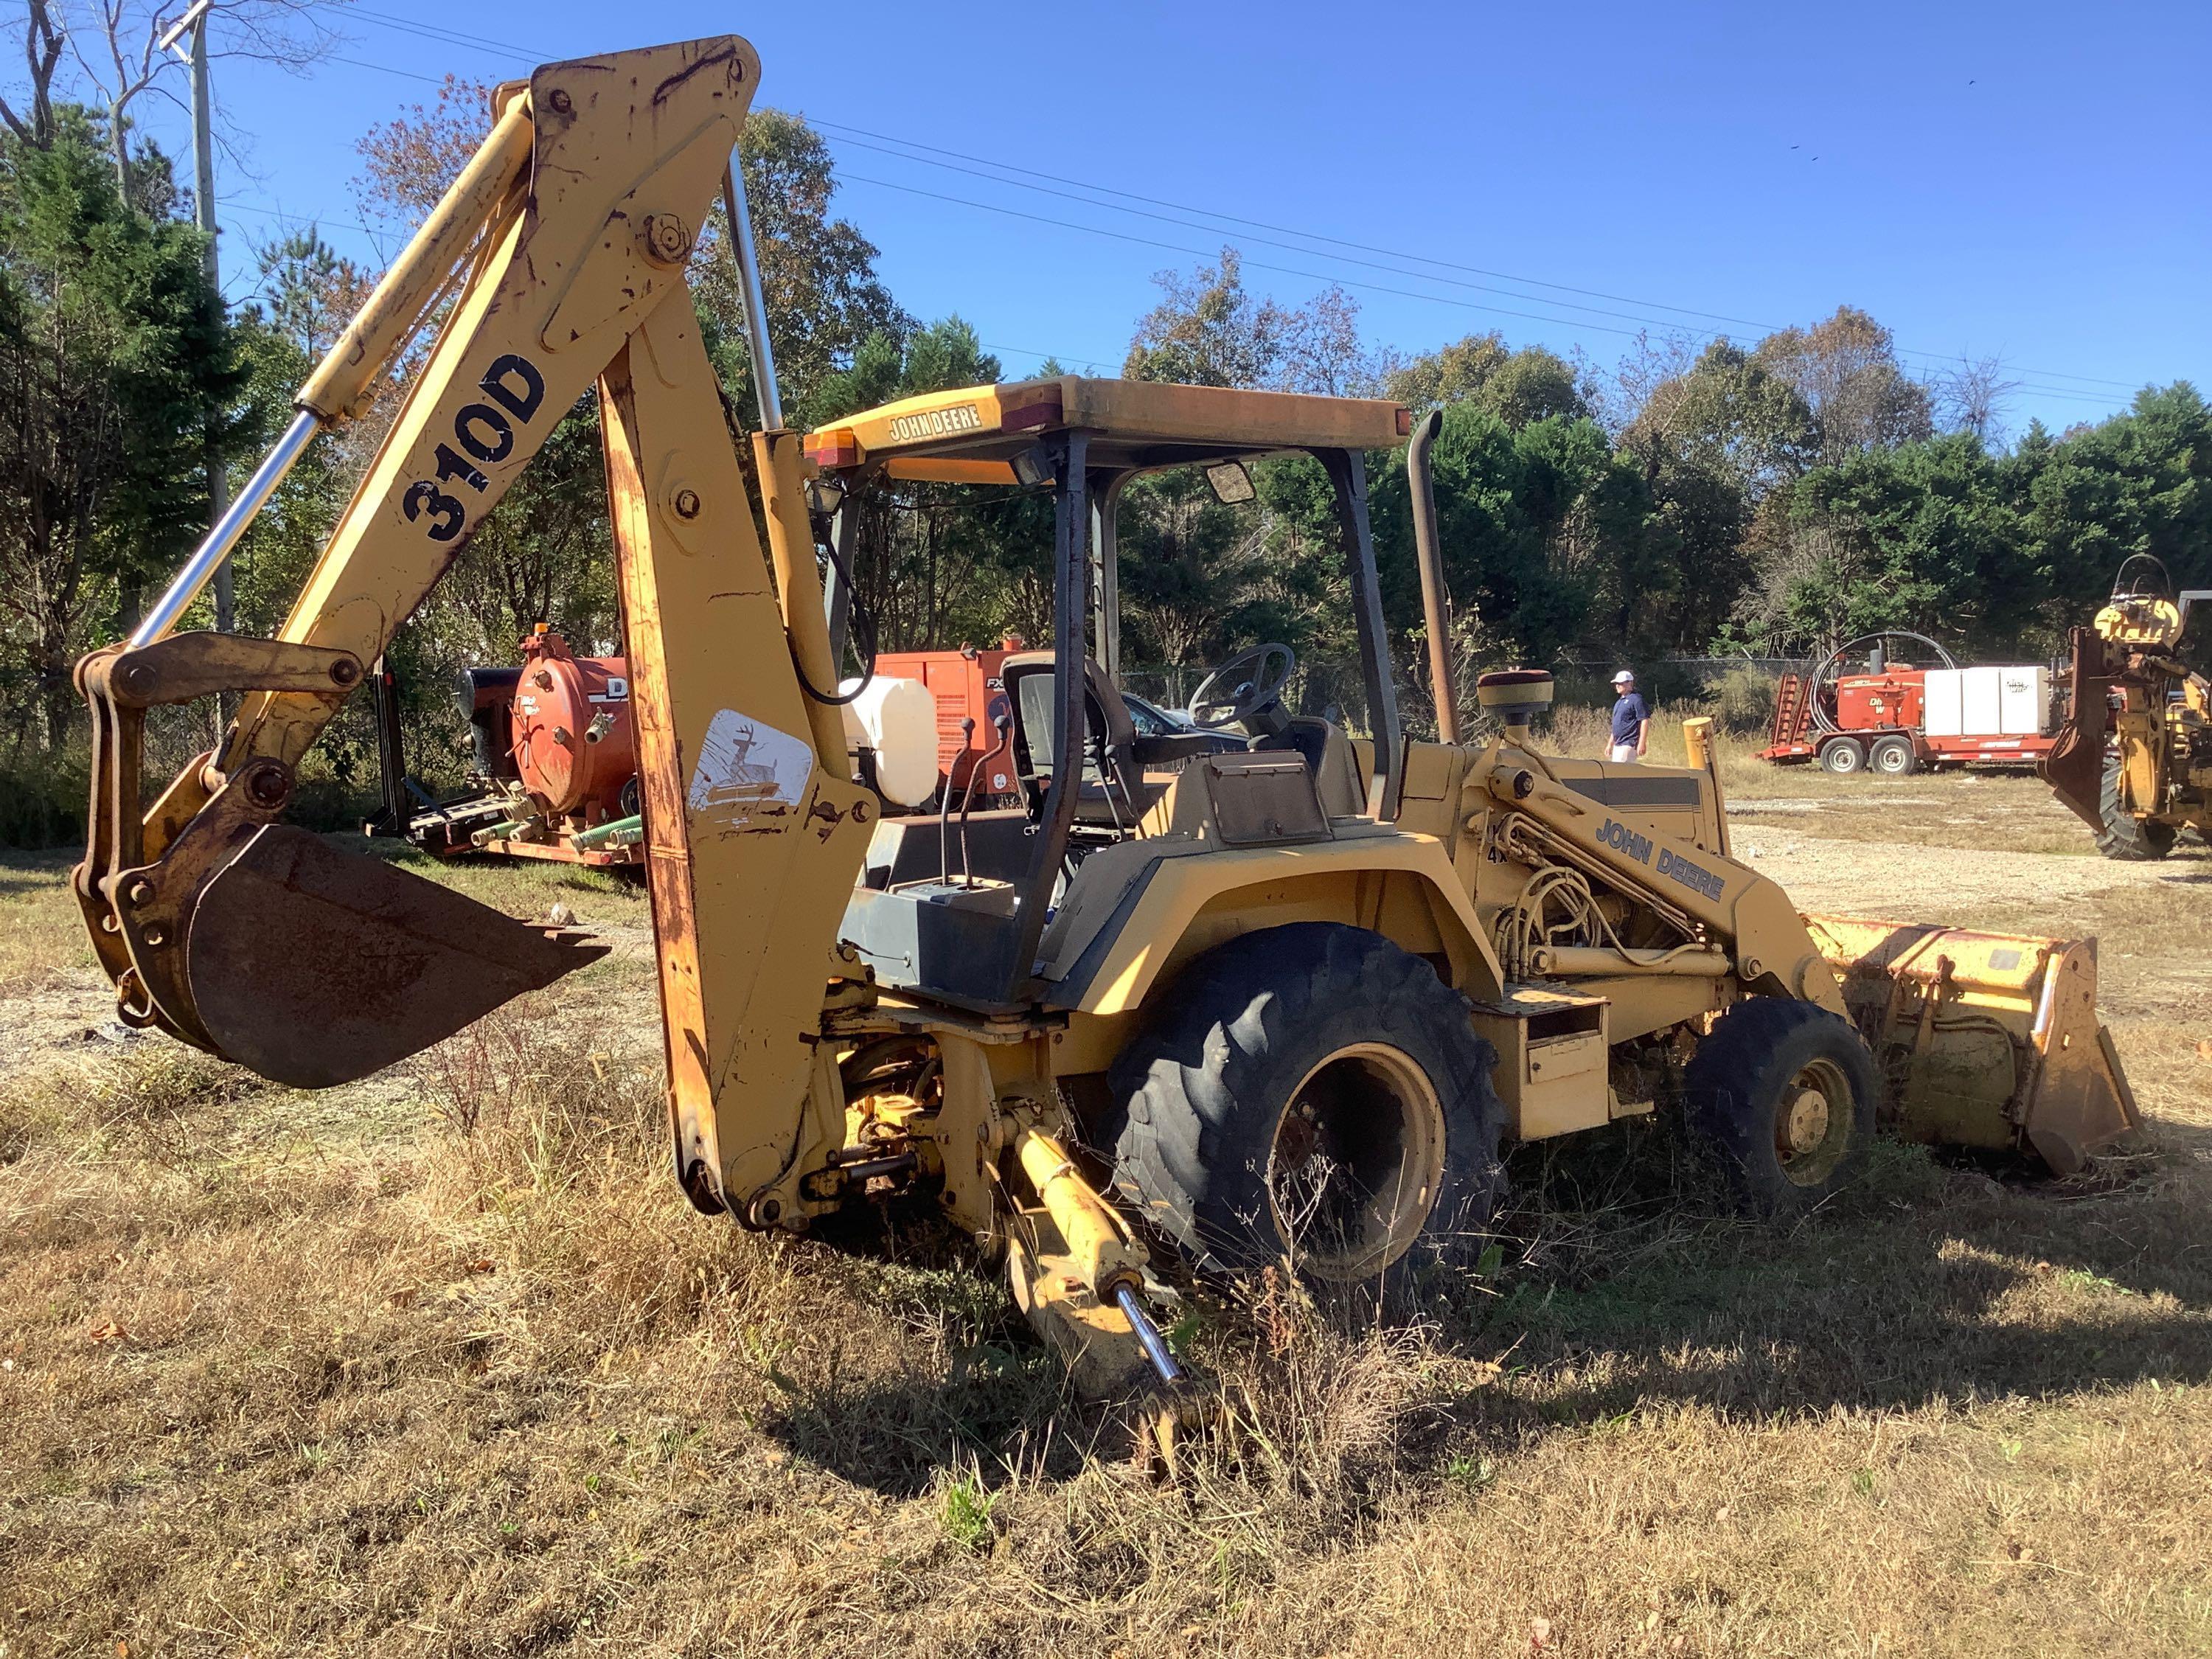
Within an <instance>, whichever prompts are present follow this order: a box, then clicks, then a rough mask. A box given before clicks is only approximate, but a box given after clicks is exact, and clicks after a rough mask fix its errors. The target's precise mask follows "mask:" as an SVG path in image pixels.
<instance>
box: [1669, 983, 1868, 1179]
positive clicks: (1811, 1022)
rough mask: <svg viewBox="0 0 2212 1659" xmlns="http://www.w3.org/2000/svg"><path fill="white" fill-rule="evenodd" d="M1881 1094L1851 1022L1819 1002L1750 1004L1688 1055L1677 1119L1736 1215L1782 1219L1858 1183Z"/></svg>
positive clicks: (1771, 999)
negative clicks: (1721, 1185) (1721, 1183)
mask: <svg viewBox="0 0 2212 1659" xmlns="http://www.w3.org/2000/svg"><path fill="white" fill-rule="evenodd" d="M1880 1095H1881V1078H1880V1075H1879V1073H1877V1072H1876V1071H1875V1061H1874V1055H1873V1054H1870V1053H1869V1051H1868V1049H1867V1046H1866V1043H1865V1042H1863V1040H1862V1039H1861V1038H1860V1036H1859V1034H1858V1033H1857V1031H1856V1030H1853V1029H1852V1027H1851V1025H1850V1022H1848V1021H1847V1020H1845V1019H1844V1018H1841V1017H1840V1016H1839V1015H1836V1014H1832V1013H1830V1012H1828V1011H1827V1010H1826V1009H1825V1008H1823V1007H1821V1006H1820V1005H1819V1004H1818V1003H1813V1002H1799V1001H1796V1000H1793V999H1791V998H1788V997H1753V998H1751V999H1749V1000H1747V1001H1743V1002H1739V1003H1737V1004H1736V1005H1735V1006H1734V1007H1733V1008H1731V1009H1729V1011H1728V1012H1726V1013H1725V1014H1723V1015H1722V1016H1721V1018H1720V1019H1719V1021H1718V1022H1717V1024H1715V1025H1714V1026H1713V1029H1712V1030H1711V1031H1710V1032H1709V1033H1707V1034H1706V1036H1705V1040H1704V1041H1703V1042H1699V1044H1698V1049H1697V1052H1696V1053H1695V1054H1692V1056H1691V1057H1690V1064H1689V1066H1688V1068H1687V1070H1686V1072H1685V1073H1684V1075H1683V1079H1682V1096H1683V1121H1684V1124H1685V1127H1686V1128H1687V1129H1688V1131H1689V1133H1690V1136H1691V1139H1692V1140H1693V1141H1694V1142H1695V1143H1696V1144H1697V1145H1698V1146H1699V1148H1700V1149H1701V1150H1702V1151H1703V1152H1705V1155H1706V1158H1707V1160H1708V1162H1710V1163H1711V1164H1713V1165H1714V1166H1715V1167H1716V1169H1717V1170H1718V1172H1719V1174H1720V1176H1721V1177H1722V1179H1723V1181H1725V1182H1727V1183H1728V1187H1729V1192H1730V1194H1731V1196H1732V1197H1733V1198H1734V1200H1735V1203H1736V1206H1737V1207H1738V1208H1739V1209H1741V1210H1743V1211H1744V1212H1747V1213H1748V1214H1752V1215H1757V1216H1763V1217H1766V1218H1771V1219H1774V1220H1778V1221H1787V1220H1791V1219H1794V1218H1796V1217H1799V1216H1802V1215H1804V1214H1806V1213H1807V1212H1809V1211H1811V1210H1812V1209H1814V1207H1815V1206H1818V1205H1819V1204H1820V1203H1821V1202H1822V1201H1824V1200H1826V1199H1827V1198H1829V1197H1830V1196H1832V1194H1835V1193H1837V1192H1838V1191H1840V1190H1841V1189H1842V1188H1844V1187H1845V1186H1847V1185H1849V1184H1850V1182H1852V1181H1854V1180H1856V1179H1857V1177H1858V1176H1859V1175H1860V1173H1861V1172H1862V1170H1863V1169H1864V1167H1865V1163H1866V1158H1867V1155H1868V1153H1869V1150H1870V1149H1871V1147H1872V1146H1873V1144H1874V1134H1875V1103H1876V1101H1877V1100H1878V1098H1879V1097H1880Z"/></svg>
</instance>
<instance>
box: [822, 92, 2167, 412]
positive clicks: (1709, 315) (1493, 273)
mask: <svg viewBox="0 0 2212 1659" xmlns="http://www.w3.org/2000/svg"><path fill="white" fill-rule="evenodd" d="M811 119H812V122H813V125H816V126H817V127H820V128H823V130H825V131H830V132H837V133H844V134H852V135H857V137H859V138H864V139H879V140H881V141H882V143H861V144H860V148H861V149H873V150H876V151H878V153H879V154H883V155H898V156H900V157H901V159H902V160H905V161H919V162H921V164H922V165H923V166H925V167H948V168H949V170H950V171H952V172H955V173H971V174H972V176H975V177H978V178H985V179H994V180H995V182H997V183H1000V184H1006V185H1013V186H1014V187H1015V188H1016V189H1018V190H1036V189H1039V188H1040V187H1039V186H1037V185H1024V184H1022V183H1021V182H1020V181H1019V180H1018V179H1006V178H997V177H996V176H995V175H994V174H992V173H975V171H974V169H972V168H969V167H953V166H951V163H949V162H945V161H930V160H929V159H928V158H927V155H906V154H904V153H903V152H902V151H901V150H896V149H884V148H883V146H884V144H897V145H902V146H904V147H905V149H907V150H921V151H927V152H928V154H929V155H945V156H951V157H955V158H957V160H958V161H972V162H975V163H976V164H977V165H978V166H980V167H996V168H999V169H1001V170H1002V171H1003V172H1006V173H1022V174H1025V175H1027V176H1028V177H1030V178H1033V179H1049V180H1050V181H1051V182H1052V183H1054V184H1056V185H1070V186H1072V187H1073V189H1075V190H1078V191H1094V192H1096V193H1097V194H1099V195H1105V196H1120V197H1125V198H1126V199H1127V200H1129V201H1133V202H1145V203H1148V204H1151V205H1152V206H1154V207H1163V208H1169V209H1172V210H1175V211H1176V212H1178V213H1194V214H1198V215H1200V216H1202V217H1205V218H1208V219H1215V220H1218V221H1221V222H1223V223H1225V224H1232V225H1244V226H1249V227H1250V228H1254V229H1258V230H1270V231H1275V232H1278V233H1279V234H1283V235H1285V236H1297V237H1302V238H1304V239H1305V240H1307V241H1313V242H1327V243H1330V244H1332V245H1334V246H1338V247H1349V248H1357V249H1358V250H1359V251H1360V252H1364V253H1379V254H1382V255H1383V256H1385V257H1386V258H1393V259H1411V260H1413V261H1415V262H1416V263H1419V264H1433V265H1441V266H1443V268H1444V269H1446V270H1463V271H1467V272H1468V273H1470V274H1471V275H1474V276H1490V277H1494V278H1496V279H1497V280H1498V281H1500V282H1508V283H1522V285H1523V286H1525V287H1529V288H1548V289H1558V290H1559V292H1561V293H1563V294H1580V295H1585V296H1587V297H1589V298H1590V299H1595V300H1610V301H1613V302H1614V303H1616V304H1620V305H1634V306H1644V307H1649V308H1650V309H1652V310H1655V311H1672V312H1676V313H1680V314H1681V315H1683V316H1686V317H1701V318H1704V319H1706V320H1708V321H1711V322H1718V323H1735V324H1738V325H1741V326H1742V327H1745V328H1755V329H1759V330H1760V331H1762V332H1765V333H1768V334H1772V333H1777V332H1779V331H1781V330H1782V329H1783V328H1784V327H1785V326H1787V325H1784V324H1781V323H1770V322H1760V321H1759V320H1758V319H1754V318H1748V317H1735V316H1730V315H1729V314H1727V313H1723V312H1715V311H1700V310H1697V309H1695V308H1693V307H1687V306H1675V305H1669V304H1668V303H1667V302H1666V301H1662V300H1645V299H1638V298H1636V297H1635V296H1633V295H1625V294H1609V293H1607V292H1605V291H1603V290H1601V289H1588V288H1577V287H1574V286H1572V285H1571V284H1568V283H1553V282H1547V280H1545V279H1544V278H1543V277H1541V276H1521V275H1519V274H1517V273H1516V272H1513V271H1505V270H1488V269H1486V268H1485V267H1483V266H1480V265H1468V264H1459V263H1457V262H1455V261H1453V260H1449V259H1438V258H1433V257H1431V256H1430V255H1428V254H1423V253H1406V252H1396V251H1395V250H1392V249H1389V248H1383V247H1377V246H1374V245H1372V244H1371V243H1366V242H1355V241H1350V240H1346V239H1345V238H1343V237H1339V236H1331V235H1328V234H1326V233H1323V232H1321V231H1310V230H1301V229H1299V228H1297V227H1295V226H1289V225H1276V224H1270V223H1268V222H1266V221H1265V220H1259V219H1246V218H1243V217H1241V216H1238V215H1236V214H1233V213H1223V212H1221V211H1219V210H1217V209H1213V208H1201V207H1192V206H1190V205H1188V204H1185V203H1180V202H1171V201H1166V200H1164V199H1162V198H1161V197H1154V196H1145V195H1140V194H1139V193H1138V192H1136V191H1125V190H1120V189H1117V188H1115V186H1114V185H1101V184H1094V183H1092V182H1091V181H1089V180H1087V179H1070V178H1066V177H1065V176H1064V175H1062V174H1060V173H1044V172H1040V171H1039V170H1037V169H1036V168H1035V167H1021V166H1018V164H1016V163H1014V162H1012V161H995V160H994V159H992V158H990V157H988V156H980V155H968V154H967V153H966V152H964V151H962V150H955V149H944V148H943V147H941V146H939V145H936V144H925V143H921V141H920V140H918V139H913V138H901V137H896V135H894V134H889V133H880V132H872V131H869V130H868V129H866V128H865V127H854V126H848V125H845V124H844V123H842V122H839V121H828V120H823V119H822V118H819V117H814V118H811ZM845 142H846V143H854V142H855V139H854V137H848V138H847V139H846V140H845ZM1043 193H1044V194H1046V195H1050V196H1061V195H1065V194H1066V192H1064V191H1057V190H1052V191H1044V192H1043ZM1068 199H1070V200H1073V201H1087V202H1089V203H1090V205H1091V206H1094V207H1102V208H1105V209H1107V210H1109V211H1111V212H1116V213H1131V212H1135V211H1136V210H1134V209H1131V208H1123V207H1117V206H1115V204H1113V203H1110V202H1099V201H1095V200H1091V198H1090V197H1082V196H1070V197H1068ZM1144 216H1145V217H1146V218H1159V217H1161V215H1158V214H1149V213H1148V214H1146V215H1144ZM1168 222H1170V223H1171V224H1173V223H1183V224H1188V222H1187V221H1180V220H1170V221H1168ZM1188 228H1191V229H1194V230H1206V229H1211V228H1212V227H1210V226H1206V225H1188ZM1270 246H1277V247H1280V246H1285V244H1283V243H1279V242H1278V243H1273V244H1270ZM1293 251H1294V252H1315V253H1320V252H1321V250H1319V249H1317V248H1313V249H1310V248H1297V249H1294V250H1293ZM1334 257H1337V256H1334V255H1330V254H1327V253H1322V258H1334ZM1347 263H1351V264H1371V263H1372V262H1371V261H1368V260H1351V261H1347ZM1377 268H1378V269H1383V270H1394V269H1398V268H1397V267H1393V266H1380V267H1377ZM1401 275H1406V276H1416V275H1425V273H1417V272H1413V271H1403V270H1401ZM1427 280H1430V281H1435V282H1446V281H1449V280H1451V279H1450V278H1448V277H1441V276H1437V277H1428V278H1427ZM1461 286H1463V287H1479V286H1480V284H1474V283H1463V284H1461ZM1483 291H1484V292H1486V293H1504V292H1506V290H1503V289H1483ZM1511 297H1514V298H1516V299H1527V300H1533V301H1536V302H1537V303H1539V304H1548V305H1565V306H1566V308H1567V309H1568V310H1571V311H1583V310H1595V307H1585V306H1576V305H1570V304H1567V302H1566V301H1547V300H1543V299H1541V297H1540V296H1538V295H1512V296H1511ZM1598 314H1599V315H1600V316H1608V317H1618V316H1620V315H1622V314H1623V313H1619V312H1605V311H1601V312H1599V313H1598ZM1630 320H1632V321H1638V322H1649V323H1655V324H1656V325H1657V326H1660V327H1662V328H1666V327H1674V326H1677V325H1673V324H1668V323H1664V322H1659V321H1658V319H1653V318H1632V319H1630ZM1711 332H1712V331H1711V330H1707V331H1705V333H1707V334H1708V335H1710V334H1711ZM1899 350H1901V351H1903V352H1904V353H1905V356H1911V357H1924V358H1928V359H1929V360H1931V361H1933V362H1949V361H1951V358H1950V356H1949V354H1947V353H1942V352H1931V351H1922V350H1918V349H1913V348H1910V347H1900V348H1899ZM2021 372H2022V373H2024V374H2042V375H2045V376H2047V377H2048V378H2050V379H2051V380H2086V381H2088V382H2090V383H2091V384H2093V385H2097V386H2118V387H2122V388H2124V389H2125V390H2128V391H2130V392H2132V391H2133V390H2135V386H2136V383H2135V382H2134V381H2132V380H2109V379H2106V378H2105V377H2103V376H2100V375H2093V374H2067V373H2065V372H2064V371H2063V370H2059V369H2043V368H2027V367H2025V366H2023V368H2022V371H2021Z"/></svg>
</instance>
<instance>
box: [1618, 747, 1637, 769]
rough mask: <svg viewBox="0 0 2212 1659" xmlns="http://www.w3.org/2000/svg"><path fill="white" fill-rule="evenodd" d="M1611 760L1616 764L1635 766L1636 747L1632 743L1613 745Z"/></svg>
mask: <svg viewBox="0 0 2212 1659" xmlns="http://www.w3.org/2000/svg"><path fill="white" fill-rule="evenodd" d="M1613 761H1614V762H1615V763H1616V764H1621V765H1627V766H1634V765H1636V764H1637V759H1636V745H1635V744H1632V743H1616V744H1613Z"/></svg>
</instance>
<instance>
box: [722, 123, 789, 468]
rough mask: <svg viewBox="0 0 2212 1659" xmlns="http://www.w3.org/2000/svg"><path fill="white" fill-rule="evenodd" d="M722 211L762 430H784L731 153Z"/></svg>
mask: <svg viewBox="0 0 2212 1659" xmlns="http://www.w3.org/2000/svg"><path fill="white" fill-rule="evenodd" d="M722 210H723V211H724V212H725V213H726V214H728V215H729V216H730V235H731V238H732V240H731V243H730V252H731V254H732V256H733V257H734V258H736V260H737V262H738V281H739V282H740V283H743V284H744V296H745V339H746V343H748V344H749V345H750V347H751V349H752V356H753V388H754V390H755V392H757V393H758V395H759V398H760V417H761V430H763V432H781V431H782V430H783V394H782V393H781V392H778V391H777V390H776V386H775V353H774V352H773V351H772V350H770V349H769V343H768V299H767V296H766V295H764V294H763V292H762V289H761V278H760V255H759V254H758V252H756V251H755V249H754V246H753V216H752V210H751V208H750V205H749V204H747V203H746V201H745V180H744V173H742V172H741V171H740V170H739V168H738V161H737V157H736V155H734V154H732V156H731V158H730V164H729V165H728V166H727V167H724V168H723V169H722Z"/></svg>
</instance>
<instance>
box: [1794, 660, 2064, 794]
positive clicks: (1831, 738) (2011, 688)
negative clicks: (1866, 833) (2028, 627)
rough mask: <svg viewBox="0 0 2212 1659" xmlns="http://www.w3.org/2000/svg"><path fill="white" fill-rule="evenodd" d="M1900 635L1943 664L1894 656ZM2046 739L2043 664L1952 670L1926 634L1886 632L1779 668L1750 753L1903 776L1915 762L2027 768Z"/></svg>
mask: <svg viewBox="0 0 2212 1659" xmlns="http://www.w3.org/2000/svg"><path fill="white" fill-rule="evenodd" d="M1899 641H1904V642H1910V643H1911V645H1913V646H1916V647H1924V648H1925V649H1926V650H1927V651H1929V653H1933V655H1934V656H1935V657H1936V658H1937V659H1941V661H1942V666H1941V667H1940V668H1938V667H1922V666H1918V665H1914V664H1912V663H1911V662H1906V661H1901V660H1899V659H1898V658H1897V656H1895V655H1894V654H1893V651H1892V648H1891V647H1892V646H1893V644H1894V643H1896V642H1899ZM2053 740H2054V738H2053V728H2052V714H2051V672H2050V671H2049V670H2048V669H2046V668H2041V667H2037V666H2033V665H2000V666H1995V667H1984V668H1960V666H1959V665H1958V664H1956V663H1955V662H1954V661H1953V660H1952V659H1951V653H1949V652H1948V651H1946V650H1944V648H1943V647H1942V646H1941V645H1938V644H1937V643H1936V641H1934V640H1931V639H1929V638H1928V637H1927V636H1926V635H1921V634H1908V633H1904V632H1901V631H1893V632H1887V633H1882V634H1870V635H1866V636H1865V637H1863V638H1862V639H1857V640H1853V641H1850V643H1849V644H1848V645H1844V646H1840V647H1838V648H1837V649H1836V650H1834V651H1832V652H1831V653H1829V654H1828V656H1827V657H1826V659H1824V660H1823V661H1822V662H1821V664H1820V666H1819V667H1818V668H1816V669H1815V670H1814V671H1813V672H1812V673H1811V674H1809V675H1800V674H1784V676H1783V677H1782V683H1781V684H1780V686H1779V687H1778V689H1777V691H1776V694H1775V699H1774V722H1773V725H1772V726H1771V729H1770V730H1769V732H1768V733H1767V746H1766V747H1765V749H1762V750H1759V758H1760V759H1761V760H1768V761H1776V762H1780V763H1784V764H1788V763H1793V762H1798V761H1817V762H1818V763H1820V766H1821V767H1822V768H1823V769H1825V770H1827V771H1830V772H1834V773H1838V774H1839V775H1842V774H1849V773H1853V772H1862V771H1874V772H1879V773H1881V774H1883V775H1887V776H1890V777H1902V776H1904V775H1906V774H1908V773H1911V772H1915V771H1917V770H1919V769H1921V768H1922V767H1923V766H1924V767H1929V768H1935V767H1943V766H2018V767H2026V766H2032V765H2033V764H2034V763H2035V762H2036V760H2037V759H2038V757H2040V756H2042V755H2043V754H2044V753H2045V751H2047V750H2049V749H2050V747H2051V744H2052V742H2053Z"/></svg>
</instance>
